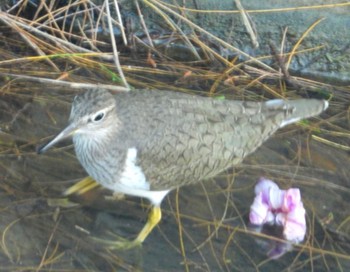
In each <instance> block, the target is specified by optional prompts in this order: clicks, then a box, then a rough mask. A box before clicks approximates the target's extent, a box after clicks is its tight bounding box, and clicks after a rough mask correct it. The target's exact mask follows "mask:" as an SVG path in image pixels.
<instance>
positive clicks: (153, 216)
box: [133, 206, 162, 244]
mask: <svg viewBox="0 0 350 272" xmlns="http://www.w3.org/2000/svg"><path fill="white" fill-rule="evenodd" d="M161 219H162V210H161V208H160V206H153V207H152V208H151V210H150V212H149V214H148V220H147V223H146V225H145V226H144V227H143V229H142V230H141V231H140V233H139V235H137V237H136V238H135V240H134V241H133V242H134V243H138V244H142V243H143V241H145V239H146V238H147V236H148V235H149V234H150V233H151V231H152V230H153V229H154V227H155V226H157V225H158V223H159V221H160V220H161Z"/></svg>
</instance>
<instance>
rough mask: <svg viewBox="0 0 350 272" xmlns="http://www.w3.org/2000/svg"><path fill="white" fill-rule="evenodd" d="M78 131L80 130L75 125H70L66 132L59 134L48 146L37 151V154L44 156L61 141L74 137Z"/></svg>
mask: <svg viewBox="0 0 350 272" xmlns="http://www.w3.org/2000/svg"><path fill="white" fill-rule="evenodd" d="M77 129H78V128H77V126H76V125H75V124H74V123H72V124H70V125H69V126H68V127H66V128H65V129H64V130H62V131H61V133H60V134H58V135H57V136H56V137H55V138H53V139H52V140H51V141H50V142H48V143H47V144H46V145H44V146H41V147H39V148H38V150H37V153H38V154H42V153H44V152H46V151H47V150H48V149H49V148H51V147H52V146H54V145H55V144H56V143H58V142H59V141H62V140H64V139H66V138H68V137H70V136H71V135H73V134H74V132H76V131H77Z"/></svg>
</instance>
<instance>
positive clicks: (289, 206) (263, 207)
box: [249, 178, 306, 243]
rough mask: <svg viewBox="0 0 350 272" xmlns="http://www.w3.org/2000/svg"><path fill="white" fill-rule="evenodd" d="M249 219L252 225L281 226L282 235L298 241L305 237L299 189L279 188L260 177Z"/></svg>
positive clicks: (287, 238) (304, 222)
mask: <svg viewBox="0 0 350 272" xmlns="http://www.w3.org/2000/svg"><path fill="white" fill-rule="evenodd" d="M249 220H250V223H251V224H254V225H264V224H270V225H278V226H283V237H284V238H285V239H286V240H287V241H290V242H293V243H300V242H301V241H303V240H304V237H305V233H306V220H305V209H304V206H303V203H302V202H301V196H300V191H299V189H298V188H291V189H288V190H281V189H279V188H278V186H277V184H276V183H274V182H273V181H271V180H268V179H265V178H261V179H260V180H259V182H258V183H257V185H256V186H255V199H254V202H253V204H252V205H251V207H250V214H249Z"/></svg>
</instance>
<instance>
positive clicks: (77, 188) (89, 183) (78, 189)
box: [63, 176, 99, 196]
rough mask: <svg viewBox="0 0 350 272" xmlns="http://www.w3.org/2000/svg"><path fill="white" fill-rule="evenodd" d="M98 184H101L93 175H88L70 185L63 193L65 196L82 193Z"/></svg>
mask: <svg viewBox="0 0 350 272" xmlns="http://www.w3.org/2000/svg"><path fill="white" fill-rule="evenodd" d="M97 186H99V184H98V183H97V182H96V181H95V180H94V179H93V178H92V177H90V176H88V177H86V178H84V179H82V180H81V181H79V182H78V183H76V184H74V185H73V186H71V187H69V188H68V189H67V190H65V191H64V192H63V194H64V195H65V196H68V195H72V194H78V195H82V194H84V193H86V192H87V191H90V190H92V189H94V188H95V187H97Z"/></svg>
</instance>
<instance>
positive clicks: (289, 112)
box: [265, 99, 328, 127]
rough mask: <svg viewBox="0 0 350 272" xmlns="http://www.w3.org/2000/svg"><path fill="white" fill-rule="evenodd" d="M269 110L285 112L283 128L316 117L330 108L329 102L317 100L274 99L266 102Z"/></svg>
mask: <svg viewBox="0 0 350 272" xmlns="http://www.w3.org/2000/svg"><path fill="white" fill-rule="evenodd" d="M265 106H266V107H267V108H268V109H269V110H283V111H285V119H284V120H283V122H282V124H281V127H283V126H286V125H288V124H291V123H295V122H297V121H299V120H301V119H305V118H309V117H312V116H316V115H318V114H320V113H321V112H323V111H324V110H326V109H327V108H328V101H326V100H317V99H297V100H282V99H274V100H270V101H267V102H265Z"/></svg>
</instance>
